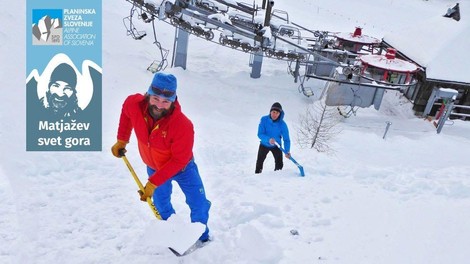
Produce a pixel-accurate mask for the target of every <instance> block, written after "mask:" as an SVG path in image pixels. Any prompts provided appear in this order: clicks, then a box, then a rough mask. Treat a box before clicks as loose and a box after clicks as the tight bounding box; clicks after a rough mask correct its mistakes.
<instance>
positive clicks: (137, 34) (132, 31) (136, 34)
mask: <svg viewBox="0 0 470 264" xmlns="http://www.w3.org/2000/svg"><path fill="white" fill-rule="evenodd" d="M122 21H123V23H124V26H125V27H126V30H127V35H128V36H132V38H134V39H135V40H141V39H142V38H143V37H145V36H147V33H146V32H145V31H138V30H137V29H136V28H135V27H134V23H132V16H127V17H125V18H123V20H122Z"/></svg>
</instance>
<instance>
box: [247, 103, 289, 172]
mask: <svg viewBox="0 0 470 264" xmlns="http://www.w3.org/2000/svg"><path fill="white" fill-rule="evenodd" d="M258 137H259V139H260V144H259V149H258V158H257V159H256V170H255V173H261V172H262V171H263V163H264V160H265V159H266V156H267V155H268V152H270V151H271V153H272V154H273V156H274V163H275V166H274V170H275V171H276V170H282V167H283V166H284V163H283V161H282V151H281V150H280V149H279V148H278V147H277V146H276V143H277V144H279V145H280V146H282V144H281V139H282V141H283V142H284V149H285V151H286V153H287V154H286V158H289V157H290V138H289V129H288V128H287V124H286V122H284V111H283V110H282V106H281V104H280V103H278V102H275V103H274V104H273V106H271V110H270V112H269V115H266V116H263V117H261V121H260V123H259V125H258Z"/></svg>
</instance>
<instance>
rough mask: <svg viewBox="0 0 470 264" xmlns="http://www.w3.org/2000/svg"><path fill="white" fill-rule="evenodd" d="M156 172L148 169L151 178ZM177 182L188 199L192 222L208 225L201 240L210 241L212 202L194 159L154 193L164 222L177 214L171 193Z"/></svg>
mask: <svg viewBox="0 0 470 264" xmlns="http://www.w3.org/2000/svg"><path fill="white" fill-rule="evenodd" d="M154 172H155V170H154V169H152V168H150V167H147V173H148V175H149V176H151V175H152V174H153V173H154ZM173 181H176V182H177V183H178V185H179V187H180V188H181V190H182V191H183V193H184V195H185V197H186V204H187V205H188V206H189V209H190V210H191V222H193V223H194V222H199V223H203V224H204V225H206V230H205V231H204V233H203V234H202V235H201V237H200V238H199V240H203V241H205V240H207V239H209V228H208V227H207V221H208V220H209V209H210V207H211V202H210V201H209V200H207V198H206V192H205V190H204V185H203V183H202V180H201V176H200V175H199V170H198V168H197V165H196V163H195V162H194V159H192V160H191V161H190V162H189V163H188V165H186V167H185V168H183V169H182V170H181V171H180V172H178V173H177V174H176V175H175V176H173V177H172V178H170V179H169V180H168V181H166V182H165V183H164V184H162V185H160V186H158V187H157V188H156V189H155V192H154V193H153V203H154V204H155V207H156V208H157V210H158V212H159V213H160V215H161V216H162V219H163V220H166V219H168V218H169V217H170V216H171V215H172V214H174V213H175V209H174V208H173V205H172V204H171V193H172V191H173V185H172V182H173Z"/></svg>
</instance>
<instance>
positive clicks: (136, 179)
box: [121, 153, 162, 220]
mask: <svg viewBox="0 0 470 264" xmlns="http://www.w3.org/2000/svg"><path fill="white" fill-rule="evenodd" d="M121 155H122V156H121V158H122V159H123V160H124V163H126V166H127V168H128V169H129V171H130V172H131V174H132V177H134V180H135V183H137V185H138V186H139V190H140V191H142V192H143V191H144V186H143V185H142V182H141V181H140V179H139V177H137V174H136V173H135V171H134V168H132V166H131V164H130V163H129V160H128V159H127V157H126V156H125V155H124V153H121ZM147 203H148V205H149V206H150V209H151V210H152V212H153V214H154V215H155V217H157V218H158V219H159V220H162V216H161V215H160V213H159V212H158V210H157V208H156V207H155V205H154V204H153V202H152V198H150V197H147Z"/></svg>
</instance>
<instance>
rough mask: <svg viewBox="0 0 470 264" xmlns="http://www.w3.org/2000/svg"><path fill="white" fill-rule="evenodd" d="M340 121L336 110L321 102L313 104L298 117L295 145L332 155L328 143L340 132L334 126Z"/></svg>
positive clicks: (332, 152) (332, 151)
mask: <svg viewBox="0 0 470 264" xmlns="http://www.w3.org/2000/svg"><path fill="white" fill-rule="evenodd" d="M340 120H341V117H340V116H339V115H338V111H337V110H336V108H333V107H329V106H327V105H326V104H325V102H324V101H322V100H319V101H316V102H314V103H313V104H311V105H309V106H307V108H306V109H305V113H304V114H300V116H299V125H298V127H297V143H298V144H299V145H300V147H301V148H313V149H315V150H317V151H318V152H324V153H327V154H334V150H333V149H332V148H331V147H330V145H329V143H330V141H331V139H332V138H333V137H334V136H335V135H336V134H338V133H339V132H341V130H340V129H339V128H338V127H337V126H336V125H337V124H338V123H339V122H340Z"/></svg>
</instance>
